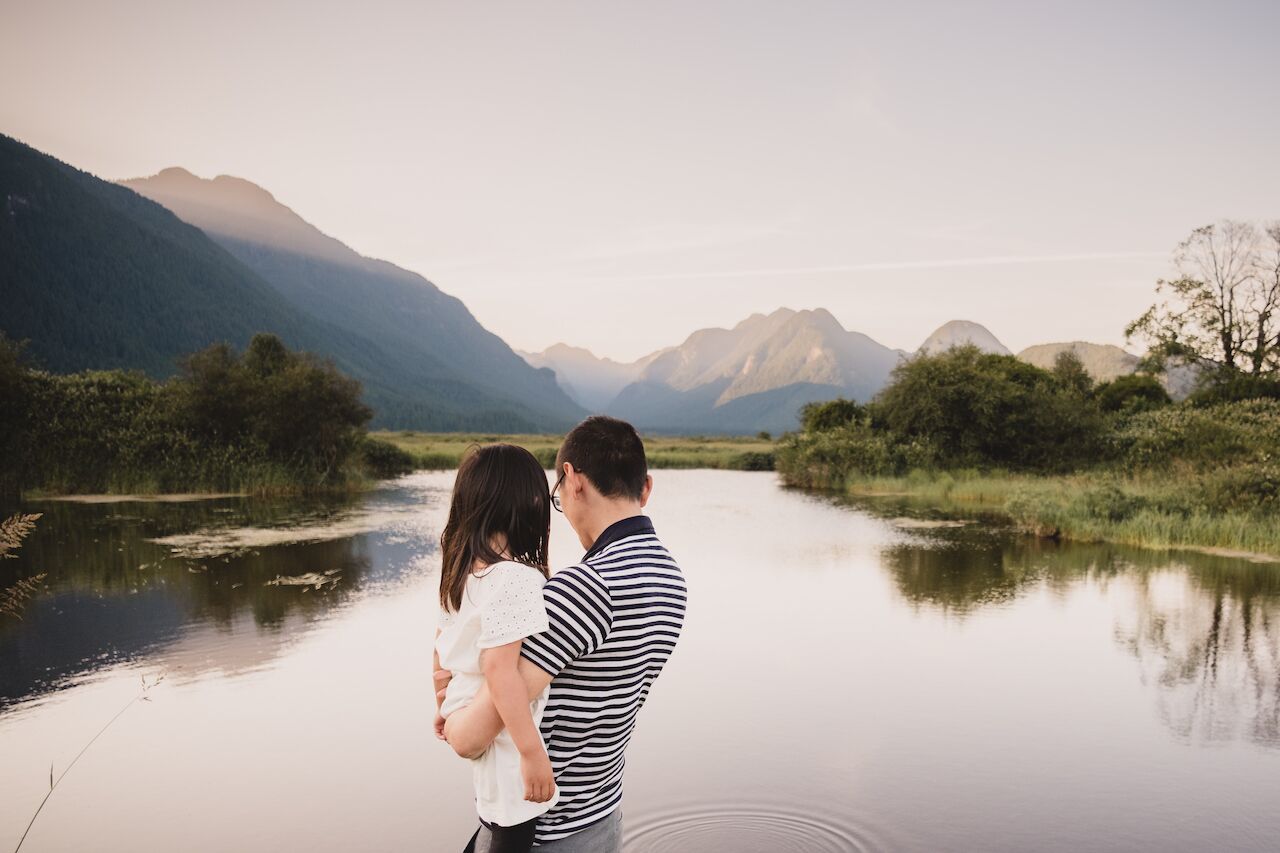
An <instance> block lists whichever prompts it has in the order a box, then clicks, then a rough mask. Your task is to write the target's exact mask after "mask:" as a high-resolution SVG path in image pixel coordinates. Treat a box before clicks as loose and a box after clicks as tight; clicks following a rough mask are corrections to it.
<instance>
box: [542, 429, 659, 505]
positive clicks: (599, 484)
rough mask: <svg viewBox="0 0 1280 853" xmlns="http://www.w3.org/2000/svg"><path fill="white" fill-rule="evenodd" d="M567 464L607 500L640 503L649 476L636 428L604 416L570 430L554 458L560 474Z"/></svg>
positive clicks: (642, 445) (642, 443)
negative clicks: (615, 499)
mask: <svg viewBox="0 0 1280 853" xmlns="http://www.w3.org/2000/svg"><path fill="white" fill-rule="evenodd" d="M566 462H568V463H569V464H570V465H572V466H573V470H575V471H577V472H579V473H581V474H584V475H585V476H586V478H587V479H588V480H590V481H591V485H593V486H595V487H596V489H598V490H599V492H600V494H602V495H604V496H605V497H606V498H620V497H627V498H631V499H632V500H639V499H640V496H641V495H642V494H643V493H644V484H645V479H646V478H647V477H648V476H649V463H648V461H647V460H646V459H645V456H644V442H643V441H641V440H640V435H639V433H637V432H636V428H635V427H633V426H632V425H631V424H629V423H627V422H626V421H620V420H618V419H617V418H610V417H606V416H605V415H592V416H591V417H589V418H587V419H586V420H585V421H583V422H582V423H580V424H578V425H577V426H576V427H574V428H573V429H571V430H569V434H568V435H566V436H565V437H564V442H563V443H561V445H560V452H559V453H557V454H556V470H557V471H563V470H564V463H566ZM557 476H559V475H558V474H557Z"/></svg>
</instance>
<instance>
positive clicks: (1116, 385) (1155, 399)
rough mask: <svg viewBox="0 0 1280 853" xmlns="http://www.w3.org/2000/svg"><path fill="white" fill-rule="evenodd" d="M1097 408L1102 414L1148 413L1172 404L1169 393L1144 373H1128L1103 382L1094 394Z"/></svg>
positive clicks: (1153, 378) (1152, 377)
mask: <svg viewBox="0 0 1280 853" xmlns="http://www.w3.org/2000/svg"><path fill="white" fill-rule="evenodd" d="M1094 399H1096V400H1097V401H1098V408H1100V409H1101V410H1102V411H1104V412H1124V413H1136V412H1149V411H1151V410H1152V409H1159V408H1162V407H1164V406H1168V405H1169V404H1170V403H1172V402H1173V400H1172V399H1170V397H1169V392H1168V391H1166V390H1165V388H1164V386H1163V385H1161V384H1160V383H1159V381H1157V380H1156V378H1155V377H1154V376H1151V375H1150V374H1146V373H1130V374H1129V375H1127V376H1118V377H1116V378H1115V379H1113V380H1112V381H1110V382H1104V383H1102V384H1101V385H1099V386H1098V387H1097V389H1096V390H1095V392H1094Z"/></svg>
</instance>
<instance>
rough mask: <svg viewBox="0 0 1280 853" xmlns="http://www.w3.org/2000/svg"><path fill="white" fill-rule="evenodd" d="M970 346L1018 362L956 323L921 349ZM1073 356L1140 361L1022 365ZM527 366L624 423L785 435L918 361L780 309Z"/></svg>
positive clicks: (1182, 377) (1094, 370) (1183, 382)
mask: <svg viewBox="0 0 1280 853" xmlns="http://www.w3.org/2000/svg"><path fill="white" fill-rule="evenodd" d="M964 345H972V346H976V347H978V349H980V350H982V351H983V352H989V353H995V354H998V355H1013V353H1012V352H1011V351H1010V350H1009V348H1008V347H1006V346H1005V345H1004V344H1003V343H1001V342H1000V340H999V338H997V337H996V336H995V335H994V334H992V333H991V331H990V330H988V329H987V328H986V327H985V326H982V325H981V324H979V323H974V322H972V321H968V320H952V321H950V322H948V323H945V324H943V325H942V326H940V327H939V328H938V329H936V330H935V331H934V332H933V333H932V334H930V335H929V336H928V337H927V338H926V339H925V340H924V342H923V343H921V344H920V346H919V347H918V348H917V349H916V350H915V353H919V354H928V355H932V354H937V353H940V352H944V351H946V350H947V349H950V348H951V347H955V346H964ZM1066 351H1070V352H1073V353H1074V354H1075V355H1076V356H1077V357H1078V358H1080V360H1081V362H1082V364H1083V365H1084V368H1085V370H1087V371H1088V372H1089V373H1090V375H1092V376H1093V378H1094V379H1095V381H1098V382H1107V381H1110V380H1112V379H1115V378H1116V377H1118V376H1123V375H1125V374H1128V373H1133V372H1134V371H1135V370H1136V369H1137V367H1138V363H1139V358H1138V356H1136V355H1133V354H1132V353H1129V352H1126V351H1125V350H1123V349H1121V348H1120V347H1117V346H1112V345H1109V344H1093V343H1087V342H1084V341H1073V342H1069V343H1052V344H1039V345H1036V346H1032V347H1028V348H1026V349H1024V350H1023V351H1022V352H1019V353H1018V354H1017V357H1018V358H1020V359H1022V360H1023V361H1026V362H1028V363H1030V364H1034V365H1036V366H1038V367H1043V368H1045V369H1049V368H1052V367H1053V365H1054V362H1055V360H1056V359H1057V357H1058V355H1059V354H1060V353H1062V352H1066ZM523 355H524V357H525V358H526V359H528V360H529V362H530V364H534V365H537V366H539V367H549V368H551V369H552V370H554V371H555V373H556V376H557V378H558V380H559V381H560V383H561V387H563V388H564V389H565V390H566V393H568V394H569V395H570V396H572V397H574V399H575V400H577V402H579V403H580V404H582V405H583V406H584V407H586V408H587V409H590V410H592V411H597V412H605V413H607V414H611V415H615V416H617V417H622V418H626V419H627V420H630V421H632V422H633V423H635V424H636V425H637V426H639V427H641V428H642V429H646V430H649V431H653V432H706V433H715V432H723V433H750V432H756V431H758V430H765V431H769V432H781V431H785V430H789V429H794V428H795V427H796V426H797V425H798V421H799V419H798V412H799V409H800V407H801V406H802V405H804V404H805V403H808V402H812V401H815V400H827V399H831V398H833V397H837V396H843V397H850V398H853V399H855V400H860V401H865V400H869V399H870V398H871V397H873V396H875V394H876V393H877V392H878V391H879V390H880V389H881V388H883V387H884V386H885V385H886V384H888V382H889V380H890V374H891V373H892V371H893V368H894V367H895V366H896V365H897V364H898V363H899V362H900V361H901V360H902V359H904V358H907V357H909V356H910V355H911V353H907V352H905V351H903V350H896V349H890V348H888V347H886V346H883V345H882V344H879V343H877V342H876V341H874V340H872V339H871V338H869V337H867V336H866V335H863V334H861V333H859V332H853V331H849V330H846V329H845V328H844V327H843V326H841V325H840V323H839V322H838V321H837V320H836V318H835V317H833V316H832V315H831V314H830V313H829V312H827V311H825V310H822V309H817V310H813V311H793V310H790V309H786V308H783V309H779V310H777V311H775V312H773V313H772V314H769V315H767V316H766V315H763V314H754V315H752V316H751V317H748V318H747V319H746V320H743V321H742V322H741V323H739V324H738V325H736V326H734V327H733V328H731V329H720V328H715V329H702V330H699V331H697V332H694V333H693V334H692V335H690V336H689V337H688V338H686V339H685V341H684V342H683V343H681V344H679V345H677V346H672V347H667V348H665V349H660V350H657V351H656V352H653V353H651V354H649V355H647V356H645V357H644V358H641V359H638V360H637V361H634V362H631V363H619V362H616V361H611V360H609V359H600V358H596V356H594V355H593V354H592V353H591V352H589V351H588V350H585V349H581V348H578V347H570V346H566V345H564V344H557V345H555V346H553V347H550V348H549V349H547V350H544V351H543V352H540V353H523ZM1193 384H1194V375H1193V374H1192V373H1191V372H1189V371H1186V370H1173V371H1171V372H1170V373H1169V375H1168V376H1166V377H1165V385H1166V387H1167V388H1168V389H1169V391H1170V393H1171V394H1173V396H1174V397H1185V396H1186V395H1187V394H1188V393H1190V391H1191V387H1192V385H1193Z"/></svg>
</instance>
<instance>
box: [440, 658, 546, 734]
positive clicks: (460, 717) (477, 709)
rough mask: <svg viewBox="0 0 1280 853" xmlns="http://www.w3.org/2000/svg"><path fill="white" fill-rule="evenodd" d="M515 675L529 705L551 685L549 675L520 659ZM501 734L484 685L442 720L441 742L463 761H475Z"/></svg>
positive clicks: (497, 717) (487, 688) (496, 710)
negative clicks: (463, 704) (520, 679)
mask: <svg viewBox="0 0 1280 853" xmlns="http://www.w3.org/2000/svg"><path fill="white" fill-rule="evenodd" d="M518 672H519V673H520V677H521V678H522V679H523V680H524V684H525V687H526V688H528V692H529V701H530V702H532V701H533V700H534V699H536V698H538V696H540V695H541V694H542V691H543V690H545V689H546V688H547V685H548V684H550V683H551V674H550V673H548V672H546V671H545V670H543V669H542V668H541V667H539V666H537V665H535V664H532V663H530V662H529V661H527V660H524V659H521V661H520V665H519V667H518ZM501 731H502V717H501V716H500V715H499V714H498V709H497V708H496V707H495V706H494V704H493V697H491V696H490V695H489V687H488V685H485V686H483V687H481V688H480V690H479V692H477V693H476V695H475V698H474V699H472V700H471V702H470V704H468V705H467V706H466V707H465V708H459V709H458V710H456V711H454V712H453V713H452V714H450V715H449V718H448V719H447V720H445V724H444V739H445V740H447V741H448V742H449V746H451V747H453V751H454V752H456V753H458V755H460V756H462V757H463V758H479V757H480V756H481V755H483V754H484V751H485V750H486V749H488V748H489V744H491V743H493V739H494V738H496V737H497V736H498V734H499V733H500V732H501Z"/></svg>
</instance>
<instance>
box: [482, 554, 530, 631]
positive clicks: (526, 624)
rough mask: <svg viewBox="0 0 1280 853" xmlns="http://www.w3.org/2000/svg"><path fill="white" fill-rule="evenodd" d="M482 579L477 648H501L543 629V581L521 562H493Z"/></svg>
mask: <svg viewBox="0 0 1280 853" xmlns="http://www.w3.org/2000/svg"><path fill="white" fill-rule="evenodd" d="M489 573H490V574H489V576H488V577H486V578H485V595H484V602H483V603H482V604H481V607H480V641H479V642H478V643H477V644H476V645H477V646H479V648H481V649H492V648H495V647H497V646H505V645H506V644H507V643H514V642H515V641H516V640H523V639H524V638H525V637H529V636H532V635H533V634H540V633H542V632H543V631H545V630H547V608H546V606H545V605H544V604H543V603H542V585H543V584H544V583H546V578H544V577H543V576H542V573H541V572H539V571H538V570H537V569H535V568H533V567H531V566H526V565H522V564H521V563H510V562H506V563H495V564H494V565H492V566H490V567H489Z"/></svg>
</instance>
